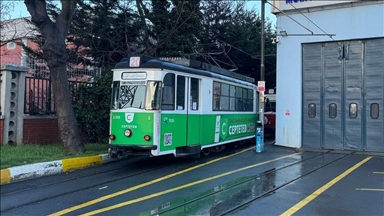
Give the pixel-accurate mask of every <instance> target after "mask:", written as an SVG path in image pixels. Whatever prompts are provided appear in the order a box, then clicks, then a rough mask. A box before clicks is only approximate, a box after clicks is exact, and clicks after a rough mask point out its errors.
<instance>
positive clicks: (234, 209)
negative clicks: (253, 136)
mask: <svg viewBox="0 0 384 216" xmlns="http://www.w3.org/2000/svg"><path fill="white" fill-rule="evenodd" d="M332 153H333V151H332V150H329V151H326V152H321V153H319V154H316V155H314V156H311V157H308V158H306V159H302V160H299V161H295V162H292V163H289V164H285V165H284V166H281V167H277V168H273V169H269V170H266V171H264V172H262V173H260V174H258V175H256V176H254V177H251V178H247V179H246V180H244V181H241V182H238V183H236V184H233V185H231V186H230V187H226V188H224V189H220V190H217V191H215V192H212V193H209V194H205V195H204V196H201V197H198V198H196V199H192V200H189V201H188V202H185V203H182V204H180V205H178V206H173V207H172V208H169V209H165V210H163V211H159V212H156V215H162V214H166V213H170V212H172V211H174V210H175V209H177V208H182V207H183V206H187V205H188V204H192V203H194V202H199V201H201V200H204V199H207V198H208V197H210V196H217V195H218V194H220V193H225V192H226V191H228V190H231V189H234V188H236V187H239V186H240V185H244V184H247V183H249V182H251V181H255V180H257V179H258V178H261V177H263V176H266V175H269V174H271V173H275V172H277V171H282V170H284V169H287V168H290V167H292V166H295V165H298V164H301V163H304V162H306V161H310V160H313V159H315V158H318V157H321V156H324V155H326V154H332ZM354 153H355V152H349V153H348V154H345V155H343V156H341V157H339V158H336V159H334V160H331V161H329V162H327V163H324V164H322V165H321V166H318V167H315V168H314V169H312V170H310V171H308V172H306V173H304V174H302V175H299V176H297V177H295V178H292V179H289V180H288V181H285V183H284V184H281V185H278V186H276V187H273V188H271V189H269V190H266V191H265V192H263V193H260V194H258V195H257V196H255V197H253V198H251V199H248V200H246V201H244V202H242V203H240V204H238V205H235V206H233V207H231V208H227V209H225V210H224V211H218V212H209V213H210V214H211V215H231V214H233V213H236V212H237V211H238V210H241V209H242V208H245V207H247V206H249V205H250V204H252V203H253V202H255V201H257V200H259V199H262V198H264V197H267V196H269V195H271V194H273V193H275V192H276V191H277V190H279V189H282V188H284V187H286V186H287V185H289V184H291V183H294V182H296V181H298V180H300V179H302V178H304V177H305V176H308V175H310V174H312V173H314V172H316V171H318V170H320V169H323V168H324V167H327V166H329V165H331V164H333V163H335V162H337V161H340V160H342V159H344V158H346V157H349V156H351V155H353V154H354ZM336 154H337V153H336ZM205 213H207V212H205Z"/></svg>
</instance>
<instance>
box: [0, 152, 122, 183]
mask: <svg viewBox="0 0 384 216" xmlns="http://www.w3.org/2000/svg"><path fill="white" fill-rule="evenodd" d="M116 160H117V159H112V158H110V157H109V155H108V154H100V155H95V156H87V157H78V158H68V159H63V160H56V161H50V162H41V163H34V164H27V165H21V166H15V167H11V168H7V169H2V170H1V171H0V184H1V185H2V184H8V183H12V182H17V181H22V180H26V179H34V178H39V177H41V176H47V175H54V174H60V173H64V172H68V171H72V170H77V169H83V168H86V167H91V166H98V165H102V164H105V163H109V162H111V161H116Z"/></svg>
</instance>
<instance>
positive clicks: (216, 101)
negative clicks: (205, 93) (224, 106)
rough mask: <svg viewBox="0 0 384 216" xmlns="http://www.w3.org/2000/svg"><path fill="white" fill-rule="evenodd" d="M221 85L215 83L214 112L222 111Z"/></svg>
mask: <svg viewBox="0 0 384 216" xmlns="http://www.w3.org/2000/svg"><path fill="white" fill-rule="evenodd" d="M220 87H221V86H220V83H219V82H213V104H212V109H213V110H220Z"/></svg>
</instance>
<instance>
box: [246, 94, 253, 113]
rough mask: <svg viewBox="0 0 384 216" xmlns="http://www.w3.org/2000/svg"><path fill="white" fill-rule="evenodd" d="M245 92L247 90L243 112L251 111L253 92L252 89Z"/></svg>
mask: <svg viewBox="0 0 384 216" xmlns="http://www.w3.org/2000/svg"><path fill="white" fill-rule="evenodd" d="M245 90H247V98H246V103H245V110H246V111H253V90H252V89H245Z"/></svg>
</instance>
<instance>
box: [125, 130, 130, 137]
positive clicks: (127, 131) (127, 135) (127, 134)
mask: <svg viewBox="0 0 384 216" xmlns="http://www.w3.org/2000/svg"><path fill="white" fill-rule="evenodd" d="M124 135H125V136H126V137H130V136H132V130H131V129H127V130H125V131H124Z"/></svg>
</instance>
